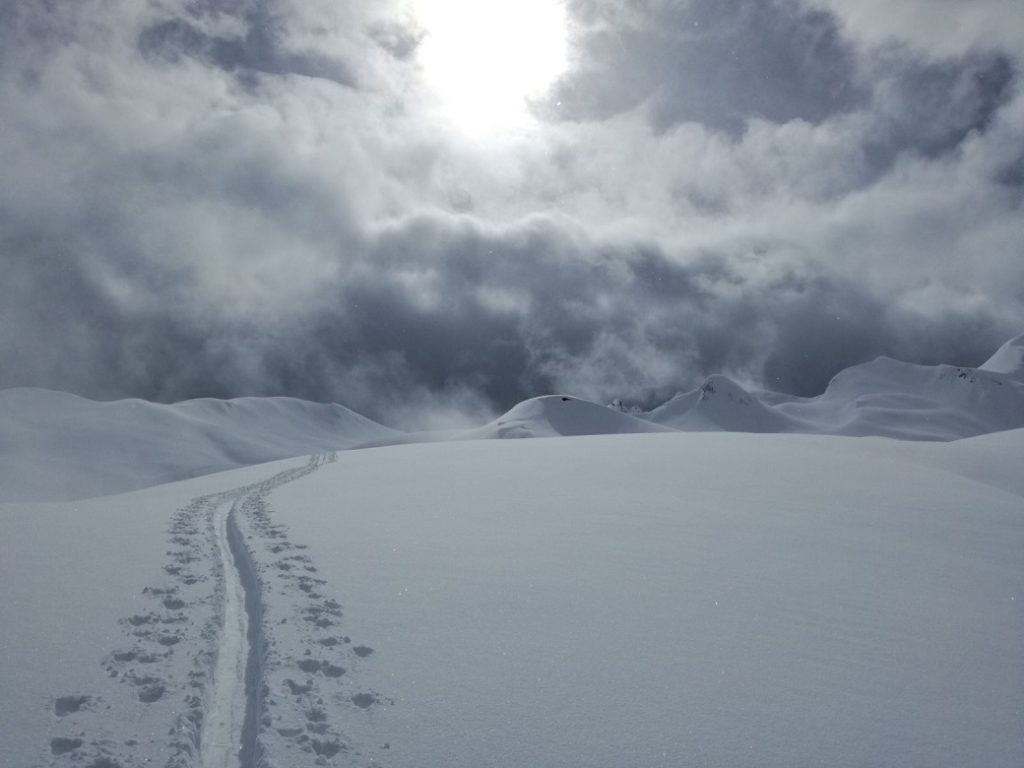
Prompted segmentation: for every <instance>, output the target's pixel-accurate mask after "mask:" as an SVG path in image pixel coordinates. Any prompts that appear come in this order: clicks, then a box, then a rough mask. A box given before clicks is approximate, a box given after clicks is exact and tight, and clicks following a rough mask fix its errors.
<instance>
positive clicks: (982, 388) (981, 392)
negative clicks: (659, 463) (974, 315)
mask: <svg viewBox="0 0 1024 768" xmlns="http://www.w3.org/2000/svg"><path fill="white" fill-rule="evenodd" d="M1022 350H1024V342H1022V341H1021V340H1020V338H1018V339H1016V340H1014V341H1013V342H1010V344H1008V345H1006V346H1004V347H1003V348H1001V349H1000V351H999V352H997V353H996V355H995V356H994V357H993V358H992V359H991V360H989V362H988V363H986V364H985V365H984V366H982V367H980V368H977V369H974V368H962V367H957V366H951V365H934V366H928V365H914V364H912V363H904V362H900V361H898V360H892V359H891V358H886V357H879V358H876V359H875V360H872V361H871V362H868V363H863V364H861V365H855V366H853V367H851V368H847V369H846V370H844V371H841V372H840V373H839V374H837V375H836V376H835V377H834V378H833V379H832V381H831V382H829V385H828V387H827V388H826V389H825V391H824V392H823V393H822V394H821V395H819V396H818V397H813V398H794V397H791V396H784V395H778V394H776V393H753V392H748V391H746V390H744V389H743V388H742V387H741V386H740V385H739V384H737V383H736V382H734V381H732V380H730V379H728V378H727V377H725V376H719V375H716V376H712V377H710V378H708V379H707V381H705V383H704V384H703V385H702V386H701V387H699V388H698V389H695V390H693V391H691V392H687V393H682V394H679V395H677V396H676V397H674V398H673V399H672V400H670V401H669V402H668V403H665V404H664V405H662V406H660V407H658V408H655V409H654V410H652V411H650V412H649V413H647V414H645V417H646V418H648V419H649V420H651V421H652V422H654V423H656V424H662V425H665V426H669V427H673V428H675V429H679V430H685V431H702V430H724V431H732V432H801V433H811V434H825V435H851V436H861V437H863V436H884V437H892V438H897V439H902V440H956V439H960V438H964V437H972V436H975V435H981V434H987V433H989V432H995V431H999V430H1005V429H1016V428H1019V427H1024V376H1022V375H1021V370H1022V369H1021V368H1020V355H1021V351H1022ZM1014 355H1016V357H1014ZM1015 366H1016V367H1015Z"/></svg>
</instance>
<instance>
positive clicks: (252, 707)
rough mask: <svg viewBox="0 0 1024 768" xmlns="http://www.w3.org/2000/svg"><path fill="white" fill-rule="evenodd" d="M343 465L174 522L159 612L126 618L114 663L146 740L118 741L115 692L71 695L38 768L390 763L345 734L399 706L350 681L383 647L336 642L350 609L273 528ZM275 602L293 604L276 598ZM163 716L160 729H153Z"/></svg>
mask: <svg viewBox="0 0 1024 768" xmlns="http://www.w3.org/2000/svg"><path fill="white" fill-rule="evenodd" d="M335 459H336V455H335V454H333V453H331V454H323V455H319V456H313V457H311V458H310V459H309V461H308V462H307V463H306V464H304V465H303V466H301V467H296V468H292V469H287V470H284V471H282V472H278V473H277V474H275V475H273V476H271V477H269V478H267V479H265V480H263V481H261V482H258V483H253V484H250V485H245V486H242V487H240V488H236V489H233V490H230V491H225V492H221V493H216V494H211V495H208V496H201V497H198V498H196V499H193V500H192V502H190V503H189V504H188V505H187V506H186V507H184V508H182V509H180V510H178V511H177V512H176V513H175V514H174V515H173V516H172V518H171V524H170V527H169V544H170V549H168V552H167V556H168V563H167V564H166V565H165V566H164V568H163V571H164V573H165V574H166V576H167V577H168V578H167V580H166V581H163V582H161V583H159V584H155V585H150V586H147V587H145V588H144V589H143V590H142V593H143V594H144V595H145V596H146V597H147V598H149V599H151V600H152V601H153V606H152V610H150V611H146V612H140V613H136V614H133V615H131V616H127V617H125V618H123V619H122V620H121V621H120V624H121V625H122V626H123V627H124V630H125V642H124V644H123V645H121V646H119V647H118V648H115V649H113V650H111V651H110V653H108V654H107V655H106V656H105V657H104V658H103V660H102V666H103V668H104V669H105V670H106V672H107V675H108V676H109V677H111V678H116V679H117V680H118V681H119V682H120V683H122V684H124V686H126V687H125V688H122V689H119V690H123V691H125V692H126V693H127V694H128V697H129V698H130V699H133V700H134V702H135V703H133V704H131V703H130V704H128V707H129V711H132V708H134V707H139V708H141V709H139V710H134V711H135V712H136V714H137V717H136V718H133V720H132V722H133V725H134V726H135V727H136V729H137V732H135V733H131V734H127V735H128V736H129V738H123V737H124V736H125V735H126V734H125V733H124V731H123V730H122V732H121V733H120V736H121V737H122V738H121V739H118V738H116V732H115V730H114V729H115V728H116V724H112V723H110V722H109V721H105V720H104V715H105V714H106V713H109V712H111V711H112V707H111V702H107V701H104V697H103V696H101V695H96V694H86V693H79V692H73V693H66V692H62V693H61V694H60V695H55V696H54V697H53V698H52V699H51V701H50V702H49V706H50V709H51V711H50V713H49V714H50V716H51V717H53V718H54V722H55V730H59V731H60V733H59V734H54V737H53V738H51V739H50V741H49V743H48V745H47V747H48V748H47V749H46V750H45V753H46V755H47V756H46V757H45V758H43V759H41V760H40V763H39V764H40V765H47V766H51V767H52V768H64V767H70V766H76V767H78V768H129V767H130V766H135V765H140V764H143V763H145V764H150V765H160V764H163V765H164V766H165V768H303V766H314V765H315V766H331V765H345V766H356V765H360V766H362V765H365V766H381V765H384V763H383V762H381V761H380V759H379V758H378V756H377V752H378V751H379V750H381V749H383V750H386V749H387V748H388V745H387V744H386V743H385V744H383V745H380V746H378V747H357V746H356V745H355V743H354V742H353V740H352V739H351V738H350V737H349V736H347V735H346V734H345V732H344V731H343V730H342V727H341V726H342V721H344V722H345V724H346V725H351V726H354V728H353V730H354V731H357V732H359V733H361V734H365V733H371V734H373V733H375V730H376V729H375V727H374V726H373V723H372V717H373V712H372V710H374V709H377V708H378V707H381V706H388V705H392V704H394V702H393V701H392V700H390V699H388V698H387V697H386V696H383V695H382V694H380V693H377V692H375V691H371V690H363V689H361V688H359V687H358V686H357V685H356V683H355V675H354V674H352V673H353V672H355V671H356V669H357V668H358V667H359V665H360V664H362V663H367V662H369V661H370V659H369V657H371V655H372V654H373V649H372V648H370V647H368V646H365V645H356V644H353V643H352V641H351V639H350V638H349V637H348V636H347V635H345V636H342V635H339V634H337V630H338V629H339V628H340V624H341V617H342V611H341V606H340V604H339V603H338V602H337V600H335V599H333V598H332V597H328V596H326V595H325V594H323V590H324V588H325V584H326V583H325V582H324V581H323V580H321V579H317V578H315V577H314V576H313V575H312V574H315V573H316V568H315V566H314V565H313V563H312V561H311V559H310V558H309V557H308V556H307V555H305V554H297V552H301V550H303V549H305V546H304V545H301V544H295V543H293V542H291V541H290V540H289V538H288V536H287V528H286V527H285V526H282V525H279V524H276V523H274V522H273V521H272V518H271V511H272V510H271V508H270V506H269V505H268V503H267V501H266V497H267V496H268V495H269V494H270V493H271V492H272V491H273V490H274V489H275V488H278V487H280V486H281V485H284V484H285V483H289V482H293V481H295V480H298V479H299V478H301V477H304V476H305V475H307V474H309V473H311V472H314V471H316V470H317V469H319V468H320V467H321V466H323V464H324V463H326V462H330V461H334V460H335ZM270 595H278V596H280V597H281V598H283V599H273V600H270V601H269V602H268V600H267V597H268V596H270ZM272 626H273V629H271V627H272ZM289 629H290V630H292V631H290V632H289V631H287V630H289ZM189 652H191V655H190V656H188V657H185V654H188V653H189ZM342 661H344V666H343V665H342V663H341V662H342ZM118 703H122V702H118ZM122 705H123V703H122ZM161 716H163V717H166V718H167V719H166V721H165V722H164V724H163V725H162V726H161V725H160V724H159V723H155V724H154V723H153V722H148V721H147V720H148V718H151V717H152V718H159V717H161ZM106 717H107V718H108V720H109V718H110V715H109V714H106ZM360 720H361V721H362V722H358V721H360ZM122 727H123V726H122ZM143 733H147V734H160V733H164V734H166V737H165V738H164V739H161V738H160V737H159V736H158V735H154V736H151V737H150V738H149V739H148V740H146V739H143V738H142V734H143ZM154 755H157V756H158V761H154V760H153V759H152V756H154Z"/></svg>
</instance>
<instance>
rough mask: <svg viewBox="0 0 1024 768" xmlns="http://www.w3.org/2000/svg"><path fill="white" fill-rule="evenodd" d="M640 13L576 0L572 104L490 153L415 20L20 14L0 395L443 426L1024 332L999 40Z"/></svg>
mask: <svg viewBox="0 0 1024 768" xmlns="http://www.w3.org/2000/svg"><path fill="white" fill-rule="evenodd" d="M726 6H728V7H726ZM638 9H639V6H636V5H632V4H618V3H616V4H610V3H608V4H606V3H602V2H597V0H592V1H591V2H576V3H574V4H573V5H572V7H571V10H572V11H573V14H574V19H575V23H576V24H577V25H578V27H577V31H576V33H575V34H576V39H577V43H578V48H577V49H576V50H577V54H578V57H577V62H576V65H575V69H574V70H573V71H572V72H571V73H570V74H569V75H568V76H567V77H566V79H565V80H563V82H562V83H561V84H560V85H559V90H558V92H557V93H558V94H559V95H560V96H561V97H562V99H563V105H562V106H563V108H564V109H563V111H562V112H560V113H558V114H555V113H554V112H550V111H546V110H550V109H553V107H554V106H555V105H554V101H557V99H555V100H554V101H553V102H552V103H551V104H548V105H546V106H545V105H540V106H539V110H540V113H541V114H542V115H547V117H545V118H544V119H543V120H541V121H539V122H538V123H537V125H536V126H535V127H534V128H533V130H532V131H531V132H529V133H528V134H526V135H525V136H523V137H521V138H515V137H513V138H510V139H507V140H502V141H497V140H495V141H492V142H467V141H466V140H464V139H463V138H461V137H460V136H459V135H458V134H457V133H453V132H451V131H448V130H446V129H445V127H444V126H443V125H440V124H438V122H437V121H436V120H434V119H433V118H432V117H431V115H430V113H429V112H428V110H426V109H425V107H424V103H425V100H424V98H423V97H422V93H421V86H422V73H420V72H419V71H418V69H417V60H416V50H417V45H418V42H417V41H418V40H419V39H421V36H422V34H423V32H422V30H420V29H419V28H418V27H417V25H416V23H415V20H414V19H413V20H410V18H409V16H408V14H407V12H406V11H403V10H402V9H401V8H400V7H399V6H398V5H397V4H396V5H392V4H389V3H383V2H380V3H369V2H366V3H362V2H360V3H332V2H326V0H324V1H323V2H321V1H320V0H317V1H316V2H309V3H302V4H299V3H291V2H283V1H280V2H271V1H270V0H266V1H265V2H242V1H241V0H239V1H238V2H227V1H226V0H225V1H224V2H202V3H197V2H188V3H185V2H180V3H179V2H172V1H171V0H167V1H166V2H163V3H160V4H153V5H152V6H139V5H137V4H128V3H120V2H115V3H109V2H103V3H100V2H90V1H89V0H84V1H83V2H82V3H75V4H54V5H49V4H40V3H30V2H27V0H26V2H19V3H14V4H8V5H6V6H4V8H3V9H2V10H0V14H4V16H3V18H0V21H2V22H4V23H0V30H5V31H0V37H2V39H0V113H2V114H4V115H5V130H4V131H3V132H2V133H0V156H2V157H3V158H4V161H5V173H4V174H3V177H2V178H0V263H2V265H3V270H4V279H3V281H0V360H2V361H3V364H2V365H0V386H12V385H32V386H49V387H55V388H59V389H67V390H71V391H76V392H79V393H81V394H85V395H90V396H95V397H101V398H103V397H120V396H142V397H149V398H155V399H160V400H175V399H180V398H185V397H191V396H211V395H212V396H224V397H227V396H235V395H249V394H290V395H295V396H299V397H306V398H310V399H314V400H335V401H338V402H342V403H345V404H346V405H349V406H350V407H353V408H355V409H357V410H359V411H362V412H364V413H367V414H368V415H371V416H373V417H376V418H379V419H382V420H384V421H387V422H389V423H393V424H398V425H416V426H430V427H436V426H438V425H439V424H441V423H444V422H446V421H447V420H449V419H456V420H457V419H458V414H463V415H464V417H465V418H466V419H468V420H475V421H479V420H482V419H483V418H484V417H485V416H486V415H488V414H489V413H491V412H493V411H496V410H500V409H502V408H506V407H508V406H510V405H512V404H514V403H515V402H516V401H517V400H519V399H522V398H524V397H528V396H531V395H535V394H541V393H544V392H550V391H566V392H571V393H574V394H578V395H581V396H585V397H591V398H594V399H598V400H610V399H611V398H612V397H624V398H626V399H627V400H631V401H634V402H641V403H644V404H647V405H652V404H655V403H656V402H658V401H659V400H662V399H665V398H667V397H669V396H671V395H672V394H673V393H674V392H675V391H677V390H680V389H685V388H687V387H690V386H693V385H695V384H697V383H699V381H700V380H701V379H702V378H703V376H705V375H707V374H710V373H713V372H718V371H722V372H726V373H729V374H731V375H734V376H736V377H737V378H740V379H742V380H743V381H745V382H747V383H750V384H765V385H767V386H771V387H777V388H780V389H783V390H786V391H791V392H796V393H799V394H813V393H815V392H817V391H820V390H821V389H822V388H823V387H824V385H825V384H826V383H827V381H828V379H829V378H830V377H831V376H832V375H833V374H834V373H835V372H836V371H837V370H839V369H840V368H842V367H844V366H847V365H850V364H853V363H856V362H860V361H862V360H865V359H869V358H870V357H873V356H875V355H878V354H889V355H892V356H894V357H900V358H903V359H915V360H921V361H924V362H937V361H940V360H943V361H951V362H958V363H962V364H972V363H979V362H981V361H982V360H984V359H985V358H986V357H987V356H988V354H990V353H991V351H992V350H994V349H995V347H996V346H998V345H999V344H1000V343H1001V342H1002V341H1004V340H1005V338H1008V337H1009V336H1010V335H1013V334H1015V333H1019V332H1020V331H1021V330H1022V329H1024V260H1022V259H1021V258H1020V256H1021V253H1020V243H1021V242H1024V216H1021V209H1022V206H1024V173H1022V172H1021V168H1022V167H1024V165H1022V163H1024V151H1022V147H1024V127H1022V126H1024V97H1022V85H1021V75H1020V68H1021V59H1020V58H1019V55H1018V53H1016V52H1015V51H1014V50H1013V49H1012V48H1009V47H1007V46H1005V45H1002V42H1001V41H1002V40H1003V39H1004V38H1002V37H999V36H998V35H995V34H994V33H993V34H992V35H982V36H981V37H980V38H979V39H980V40H981V41H982V42H984V41H986V40H987V41H990V42H991V43H992V45H991V46H990V47H985V46H979V45H975V44H972V45H971V46H969V48H964V49H962V50H961V49H955V50H954V49H953V48H951V46H949V45H946V44H943V45H939V44H935V46H934V48H929V44H928V40H927V39H923V38H921V37H919V36H918V37H914V39H912V40H911V39H910V38H909V37H908V36H907V35H905V34H904V33H903V32H900V31H899V29H895V31H893V32H892V35H889V36H887V37H885V39H884V40H882V39H881V38H878V37H872V36H869V35H867V34H866V33H863V34H862V33H861V32H858V31H857V30H858V29H859V27H856V26H855V25H854V22H853V21H852V20H851V19H850V18H847V17H846V16H842V15H833V14H834V13H835V11H833V10H829V9H828V8H826V7H825V6H823V5H821V4H818V5H814V6H811V5H804V4H798V3H796V2H790V1H788V0H779V1H778V2H770V3H752V2H750V3H748V2H740V3H736V4H725V5H723V4H716V3H709V2H703V0H700V1H695V2H692V3H658V4H654V5H653V6H651V8H650V9H649V10H647V11H645V12H641V11H640V10H638ZM694 21H697V22H698V25H697V26H696V27H694V26H693V23H694ZM874 22H875V24H876V25H877V26H878V28H884V26H885V25H884V22H883V20H881V19H880V18H875V19H874ZM860 23H862V24H863V23H864V22H863V19H861V22H860ZM12 30H13V31H12ZM904 38H906V42H900V41H901V40H904ZM613 42H614V46H612V43H613ZM758 72H764V73H766V77H763V78H761V79H757V78H756V77H754V76H755V75H756V74H757V73H758ZM751 78H754V79H753V80H751ZM755 84H756V87H755Z"/></svg>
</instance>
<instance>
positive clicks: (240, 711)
mask: <svg viewBox="0 0 1024 768" xmlns="http://www.w3.org/2000/svg"><path fill="white" fill-rule="evenodd" d="M326 460H327V456H326V455H323V454H321V455H318V456H312V457H310V459H309V461H308V462H307V463H306V464H305V465H303V466H301V467H295V468H292V469H286V470H284V471H283V472H278V473H277V474H275V475H273V476H271V477H269V478H267V479H266V480H263V481H261V482H259V483H253V484H251V485H246V486H242V487H241V488H237V489H235V490H233V491H228V492H226V493H224V494H218V496H217V498H216V500H215V503H216V506H215V509H214V533H215V536H216V544H217V554H218V558H219V567H220V568H221V572H222V574H223V581H222V584H223V593H222V598H223V599H222V604H221V606H220V622H219V625H220V632H219V635H218V638H217V657H216V662H215V664H214V669H213V674H212V677H211V686H210V689H209V695H208V697H207V700H206V706H205V707H204V709H205V712H204V717H203V728H202V732H201V735H200V765H201V766H202V768H256V766H257V765H258V764H259V758H260V755H259V745H258V742H257V735H258V723H259V718H260V714H261V713H260V706H261V696H260V687H261V679H262V672H263V670H262V661H263V637H262V628H261V627H262V620H261V619H262V600H261V598H260V585H259V580H258V578H257V577H256V570H255V567H254V565H253V563H252V561H251V559H250V555H249V552H248V549H247V548H246V546H245V542H244V541H243V537H242V534H241V531H240V530H239V528H238V523H237V520H236V516H237V513H238V510H239V509H240V508H241V506H242V505H243V504H244V503H245V501H246V500H247V499H252V498H261V497H264V496H266V495H268V494H269V493H270V492H271V491H273V490H274V489H275V488H278V487H280V486H282V485H284V484H285V483H290V482H293V481H295V480H298V479H299V478H301V477H304V476H305V475H308V474H309V473H311V472H314V471H316V470H317V469H319V468H320V467H321V466H323V464H324V462H325V461H326Z"/></svg>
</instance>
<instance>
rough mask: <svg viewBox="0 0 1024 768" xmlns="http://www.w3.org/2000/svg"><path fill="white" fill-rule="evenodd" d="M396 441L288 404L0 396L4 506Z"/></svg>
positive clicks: (30, 392)
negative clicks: (373, 443) (156, 401)
mask: <svg viewBox="0 0 1024 768" xmlns="http://www.w3.org/2000/svg"><path fill="white" fill-rule="evenodd" d="M397 434H398V433H396V432H395V431H394V430H391V429H388V428H387V427H384V426H381V425H380V424H376V423H374V422H372V421H370V420H369V419H367V418H364V417H363V416H360V415H359V414H357V413H354V412H353V411H350V410H348V409H347V408H343V407H342V406H340V405H321V404H317V403H310V402H306V401H303V400H296V399H293V398H286V397H266V398H251V397H250V398H239V399H236V400H211V399H203V400H190V401H186V402H183V403H177V404H175V405H160V404H157V403H149V402H146V401H143V400H118V401H114V402H95V401H93V400H87V399H85V398H82V397H77V396H75V395H69V394H66V393H63V392H54V391H51V390H44V389H27V388H16V389H6V390H0V501H21V500H50V501H56V500H63V499H75V498H84V497H88V496H98V495H100V494H106V493H115V492H123V491H127V490H132V489H135V488H143V487H147V486H151V485H156V484H158V483H163V482H168V481H171V480H179V479H182V478H187V477H194V476H196V475H199V474H205V473H209V472H215V471H220V470H224V469H232V468H235V467H239V466H244V465H249V464H257V463H260V462H264V461H271V460H274V459H281V458H285V457H288V456H302V455H306V454H310V453H315V452H318V451H324V450H331V449H338V448H350V447H353V446H356V445H360V444H363V443H367V442H370V441H373V440H382V439H388V438H391V437H393V436H395V435H397Z"/></svg>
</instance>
